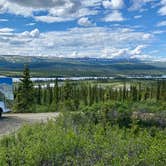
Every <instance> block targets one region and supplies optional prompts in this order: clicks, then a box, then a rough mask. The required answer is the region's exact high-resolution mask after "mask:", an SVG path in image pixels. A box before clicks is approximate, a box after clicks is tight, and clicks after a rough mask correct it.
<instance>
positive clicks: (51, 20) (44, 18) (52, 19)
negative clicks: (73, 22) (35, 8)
mask: <svg viewBox="0 0 166 166" xmlns="http://www.w3.org/2000/svg"><path fill="white" fill-rule="evenodd" d="M34 18H35V20H36V21H41V22H46V23H54V22H62V21H68V20H70V19H69V18H62V17H54V16H35V17H34Z"/></svg>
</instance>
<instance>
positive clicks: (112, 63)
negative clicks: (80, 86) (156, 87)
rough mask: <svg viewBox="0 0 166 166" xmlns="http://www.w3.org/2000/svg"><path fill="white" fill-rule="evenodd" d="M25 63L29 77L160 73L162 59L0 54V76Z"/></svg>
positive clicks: (165, 71)
mask: <svg viewBox="0 0 166 166" xmlns="http://www.w3.org/2000/svg"><path fill="white" fill-rule="evenodd" d="M25 64H28V65H29V67H30V69H31V71H32V75H33V76H49V77H53V76H117V75H163V74H166V62H143V61H140V60H138V59H97V58H57V57H33V56H17V55H0V75H8V76H9V75H10V76H20V73H21V72H22V70H23V67H24V65H25Z"/></svg>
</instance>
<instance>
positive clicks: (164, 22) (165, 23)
mask: <svg viewBox="0 0 166 166" xmlns="http://www.w3.org/2000/svg"><path fill="white" fill-rule="evenodd" d="M157 26H158V27H162V26H166V21H161V22H159V23H158V24H157Z"/></svg>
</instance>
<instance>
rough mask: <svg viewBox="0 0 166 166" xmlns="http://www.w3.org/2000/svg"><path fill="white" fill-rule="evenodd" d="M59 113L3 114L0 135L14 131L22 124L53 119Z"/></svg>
mask: <svg viewBox="0 0 166 166" xmlns="http://www.w3.org/2000/svg"><path fill="white" fill-rule="evenodd" d="M58 115H59V113H26V114H3V117H2V118H1V119H0V137H1V136H3V135H5V134H9V133H11V132H15V131H16V130H18V129H19V128H20V127H21V126H22V125H23V124H26V123H27V124H32V123H38V122H39V123H40V122H46V121H47V120H49V119H55V118H56V117H57V116H58Z"/></svg>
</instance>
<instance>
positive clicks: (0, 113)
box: [0, 108, 2, 118]
mask: <svg viewBox="0 0 166 166" xmlns="http://www.w3.org/2000/svg"><path fill="white" fill-rule="evenodd" d="M1 117H2V109H1V108H0V118H1Z"/></svg>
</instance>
